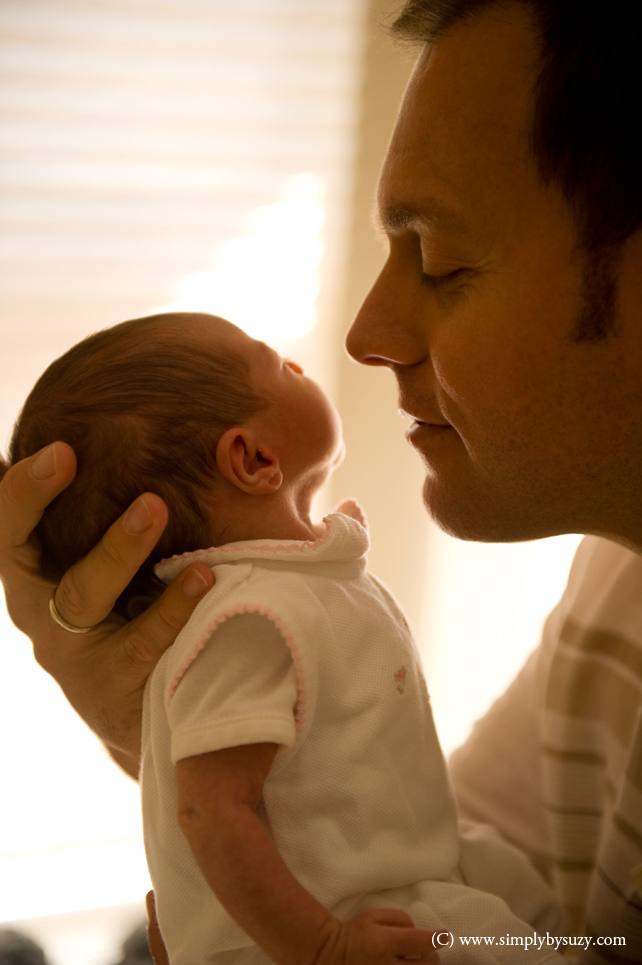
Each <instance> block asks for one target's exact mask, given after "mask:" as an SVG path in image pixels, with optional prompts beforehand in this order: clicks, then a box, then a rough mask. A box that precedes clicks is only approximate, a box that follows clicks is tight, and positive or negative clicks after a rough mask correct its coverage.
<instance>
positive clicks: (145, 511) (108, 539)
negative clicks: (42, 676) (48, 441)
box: [0, 442, 214, 776]
mask: <svg viewBox="0 0 642 965" xmlns="http://www.w3.org/2000/svg"><path fill="white" fill-rule="evenodd" d="M3 469H4V466H2V465H1V464H0V477H1V476H2V471H3ZM75 472H76V459H75V456H74V453H73V450H72V449H71V448H70V447H69V446H68V445H66V444H65V443H64V442H57V443H53V444H52V445H51V446H49V447H47V448H46V449H44V450H42V451H41V452H40V453H37V454H36V455H35V456H32V457H30V458H29V459H25V460H23V461H22V462H20V463H17V464H16V465H15V466H13V467H12V468H11V469H9V470H8V471H7V472H6V474H5V475H4V478H2V481H1V482H0V579H1V580H2V583H3V584H4V589H5V595H6V599H7V609H8V610H9V615H10V616H11V619H12V620H13V622H14V623H15V624H16V626H17V627H18V628H19V629H20V630H22V631H23V632H24V633H26V635H27V636H28V637H30V638H31V640H32V642H33V648H34V656H35V658H36V660H37V661H38V663H39V664H40V665H41V667H43V668H44V669H45V670H46V671H47V672H48V673H50V674H51V675H52V677H54V678H55V680H56V681H57V682H58V684H59V685H60V686H61V688H62V690H63V691H64V693H65V695H66V696H67V699H68V700H69V702H70V703H71V705H72V706H73V707H74V708H75V710H76V711H77V712H78V713H79V714H80V716H81V717H82V718H83V720H84V721H85V722H86V723H87V724H88V725H89V727H90V728H91V729H92V730H93V731H94V733H95V734H97V736H98V737H100V738H101V739H102V740H103V741H104V742H105V743H106V744H107V745H108V747H109V748H110V750H111V751H112V755H113V756H114V758H115V759H116V760H118V762H119V763H120V764H121V766H122V767H124V768H125V769H126V770H127V771H128V772H129V773H131V774H132V775H133V776H135V775H136V774H137V770H138V758H139V755H140V725H141V711H142V700H143V690H144V688H145V682H146V680H147V677H148V676H149V674H150V673H151V671H152V670H153V669H154V667H155V665H156V663H157V662H158V660H159V659H160V657H161V656H162V654H163V653H164V651H165V650H166V649H167V647H168V646H170V644H172V643H173V642H174V640H175V638H176V635H177V634H178V632H179V631H180V630H181V628H182V627H183V626H184V625H185V623H186V622H187V620H188V619H189V617H190V616H191V614H192V612H193V610H194V608H195V606H196V604H197V603H198V601H199V600H200V598H201V597H202V596H203V594H204V593H205V592H206V591H207V590H208V589H210V587H211V586H212V585H213V583H214V576H213V574H212V572H211V570H210V569H209V568H208V567H207V566H204V565H203V564H198V563H197V564H194V565H192V566H190V567H188V568H187V569H186V570H185V571H184V572H183V573H181V574H180V576H179V577H177V579H176V580H175V581H174V583H172V585H171V586H169V587H168V588H167V590H165V592H164V593H163V595H162V596H161V597H160V599H159V600H158V601H157V602H156V603H155V604H154V605H153V606H151V607H150V608H149V610H147V611H146V612H145V613H143V614H142V615H141V616H140V617H138V618H137V619H136V620H134V621H132V622H131V623H127V622H126V621H125V620H123V619H122V618H121V617H118V616H117V615H115V614H113V613H111V610H112V608H113V606H114V603H115V602H116V600H117V598H118V597H119V596H120V594H121V593H122V591H123V590H124V589H125V587H126V586H127V584H128V583H129V581H130V580H131V579H132V577H133V576H134V574H135V573H136V571H137V570H138V568H139V567H140V566H141V564H142V563H143V562H144V561H145V559H146V558H147V556H148V555H149V553H150V552H151V551H152V549H153V548H154V546H155V545H156V542H157V541H158V539H159V537H160V535H161V533H162V532H163V529H164V528H165V525H166V523H167V508H166V506H165V504H164V503H163V501H162V500H161V499H160V498H159V497H158V496H155V495H153V494H151V493H145V494H144V495H143V496H139V497H138V499H137V500H136V501H135V502H134V503H133V504H132V506H130V508H129V509H128V510H127V512H126V513H125V514H124V515H123V516H122V517H121V518H120V519H118V520H117V521H116V522H115V523H114V524H113V526H111V527H110V529H109V530H108V531H107V533H106V534H105V536H104V537H103V539H102V540H101V541H100V543H99V544H98V546H96V547H95V548H94V549H93V550H92V551H91V552H90V553H89V554H88V555H87V556H86V557H85V558H84V559H83V560H81V561H80V562H79V563H77V564H76V565H75V566H74V567H72V569H71V570H69V571H68V572H67V573H66V574H65V575H64V577H63V578H62V580H61V581H60V584H59V585H58V587H57V589H56V587H55V585H54V584H53V583H52V582H50V581H49V580H46V579H45V578H44V577H43V576H42V574H41V572H40V547H39V544H38V540H37V538H36V537H35V535H34V533H33V530H34V529H35V527H36V526H37V524H38V522H39V520H40V518H41V517H42V514H43V512H44V509H45V508H46V506H47V505H48V504H49V503H50V502H51V501H52V499H54V497H55V496H57V495H58V493H59V492H61V491H62V490H63V489H64V488H65V487H66V486H68V485H69V483H70V482H71V480H72V479H73V477H74V475H75ZM54 589H55V590H56V606H57V608H58V611H59V613H60V614H61V616H62V617H63V618H64V619H65V620H67V621H68V622H69V623H71V624H74V625H75V626H79V627H84V626H92V627H93V626H94V625H96V627H95V629H93V630H91V631H90V632H89V633H86V634H75V633H69V632H68V631H67V630H63V629H61V628H60V627H58V626H57V625H56V624H55V623H54V622H53V620H52V619H51V616H50V614H49V599H50V597H51V595H52V593H53V591H54Z"/></svg>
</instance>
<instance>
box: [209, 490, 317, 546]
mask: <svg viewBox="0 0 642 965" xmlns="http://www.w3.org/2000/svg"><path fill="white" fill-rule="evenodd" d="M241 496H242V497H243V498H234V500H233V501H232V502H233V505H231V506H229V507H228V509H229V512H228V514H226V519H227V520H228V522H227V523H226V524H225V526H224V527H223V529H222V530H221V529H220V528H219V527H217V528H218V529H219V536H218V539H217V544H218V545H223V544H224V543H237V542H243V541H245V540H254V539H284V540H316V539H319V537H321V536H323V535H324V533H325V529H326V527H325V523H323V522H320V523H313V522H312V520H311V518H310V500H309V499H308V500H305V499H303V500H301V501H300V504H299V505H297V504H296V503H295V502H294V500H290V499H287V498H285V496H284V495H283V494H280V493H279V494H274V495H270V496H246V495H245V494H239V497H241ZM277 496H278V498H277ZM217 518H218V520H220V519H221V514H220V509H219V510H217Z"/></svg>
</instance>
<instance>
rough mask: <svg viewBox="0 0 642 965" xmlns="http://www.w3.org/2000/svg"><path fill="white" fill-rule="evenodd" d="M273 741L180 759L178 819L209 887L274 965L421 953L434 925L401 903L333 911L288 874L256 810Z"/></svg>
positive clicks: (423, 956) (361, 962) (367, 961)
mask: <svg viewBox="0 0 642 965" xmlns="http://www.w3.org/2000/svg"><path fill="white" fill-rule="evenodd" d="M276 751H277V745H276V744H273V743H270V744H267V743H266V744H247V745H244V746H240V747H229V748H224V749H222V750H218V751H212V752H210V753H208V754H199V755H197V756H196V757H187V758H184V759H183V760H180V761H178V763H177V765H176V777H177V786H178V822H179V825H180V827H181V830H182V831H183V833H184V835H185V837H186V838H187V840H188V842H189V845H190V847H191V849H192V852H193V854H194V857H195V859H196V862H197V864H198V866H199V868H200V869H201V872H202V873H203V875H204V877H205V879H206V881H207V883H208V884H209V886H210V888H211V889H212V891H213V892H214V894H215V895H216V897H217V898H218V900H219V901H220V902H221V904H222V905H223V907H224V908H225V909H226V911H227V912H228V914H229V915H231V917H232V918H233V919H234V920H235V921H236V923H237V924H238V925H239V926H240V928H242V929H243V931H245V932H246V934H247V935H249V937H250V938H251V939H252V940H253V941H255V942H256V943H257V945H259V946H260V947H261V948H262V949H263V950H264V951H265V952H266V954H267V955H269V956H270V958H271V959H273V961H274V962H276V963H277V965H340V963H341V965H345V963H349V965H379V963H381V965H383V963H385V965H393V963H395V962H397V961H398V960H399V959H400V958H402V959H403V957H405V956H411V957H412V958H413V959H414V960H415V961H422V962H426V961H428V958H429V956H430V954H431V952H432V950H433V949H432V942H431V938H432V932H430V931H426V930H425V929H417V928H414V926H413V924H412V920H411V918H410V917H409V915H407V914H406V913H405V912H403V911H397V910H388V911H380V910H374V911H365V912H362V913H361V914H359V915H357V916H356V917H355V918H352V919H351V920H349V921H347V922H341V921H339V920H338V919H337V918H334V917H333V916H332V915H331V914H330V912H329V911H328V910H327V909H326V908H324V907H323V906H322V905H320V904H319V902H318V901H316V899H314V898H313V897H312V896H311V895H310V894H308V892H307V891H306V890H305V888H303V887H302V886H301V885H300V884H299V882H298V881H297V880H296V878H295V877H294V876H293V875H292V874H291V872H290V871H289V869H288V868H287V866H286V864H285V862H284V861H283V859H282V858H281V856H280V854H279V852H278V851H277V849H276V847H275V845H274V842H273V841H272V838H271V837H270V835H269V833H268V831H267V829H266V828H265V826H264V825H263V824H262V823H261V821H260V820H259V818H258V817H257V815H256V813H255V812H256V808H257V807H258V804H259V802H260V800H261V795H262V793H263V784H264V782H265V779H266V777H267V775H268V773H269V771H270V768H271V766H272V763H273V761H274V757H275V755H276Z"/></svg>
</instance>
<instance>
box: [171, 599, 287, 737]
mask: <svg viewBox="0 0 642 965" xmlns="http://www.w3.org/2000/svg"><path fill="white" fill-rule="evenodd" d="M241 613H259V614H260V615H261V616H264V617H267V618H268V620H271V621H272V623H273V624H274V626H275V627H276V628H277V630H278V631H279V633H280V634H281V636H282V637H283V639H284V640H285V643H286V646H287V648H288V650H289V651H290V653H291V655H292V660H293V661H294V669H295V671H296V688H297V703H296V716H295V721H294V722H295V727H296V730H297V733H298V732H299V731H300V730H301V726H302V724H303V714H304V710H305V700H306V691H305V680H304V677H303V663H302V661H301V654H300V652H299V649H298V647H297V646H296V644H295V642H294V639H293V637H292V634H291V633H290V632H289V630H288V629H287V627H286V626H285V624H284V623H283V621H282V620H281V619H280V617H278V616H277V615H276V614H275V613H273V611H272V610H269V609H268V608H267V607H262V606H252V605H250V604H247V605H239V606H237V607H234V608H233V609H232V610H226V611H225V613H223V614H221V616H220V617H219V618H218V619H217V620H216V621H215V622H214V623H213V624H212V626H210V627H208V628H207V630H205V631H204V632H203V634H202V636H201V638H200V640H199V641H198V643H197V644H196V646H195V647H194V649H193V650H192V652H191V654H190V655H189V657H188V658H187V659H186V660H185V661H184V662H183V664H182V665H181V667H180V668H179V669H178V670H177V671H176V673H175V674H174V679H173V680H172V683H171V685H170V688H169V695H168V698H167V706H168V707H169V705H170V703H171V702H172V698H173V696H174V694H175V693H176V690H177V689H178V685H179V684H180V682H181V680H182V679H183V677H184V675H185V673H186V672H187V670H188V668H189V667H190V666H191V664H192V663H194V661H195V660H196V657H197V656H198V655H199V653H200V652H201V650H202V649H203V647H204V646H205V643H206V641H207V640H208V639H209V637H210V636H211V635H212V634H213V633H214V631H215V630H216V628H217V627H218V626H220V625H221V623H225V621H226V620H229V619H230V617H235V616H238V615H239V614H241Z"/></svg>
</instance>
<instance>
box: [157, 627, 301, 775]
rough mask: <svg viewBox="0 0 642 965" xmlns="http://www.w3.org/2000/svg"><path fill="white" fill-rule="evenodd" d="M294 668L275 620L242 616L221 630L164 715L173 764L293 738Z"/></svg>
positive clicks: (287, 743)
mask: <svg viewBox="0 0 642 965" xmlns="http://www.w3.org/2000/svg"><path fill="white" fill-rule="evenodd" d="M296 703H297V682H296V671H295V667H294V662H293V660H292V656H291V654H290V651H289V649H288V647H287V644H286V643H285V640H284V639H283V636H282V635H281V633H280V632H279V630H278V629H277V628H276V626H275V625H274V624H273V623H272V621H271V620H270V619H269V618H268V617H266V616H263V615H261V614H258V613H242V614H237V615H235V616H233V617H230V618H229V619H228V620H226V621H225V622H224V623H222V624H221V625H220V626H218V627H217V628H216V629H215V630H214V632H213V633H212V635H211V637H210V638H209V640H208V641H207V643H206V644H205V646H204V647H203V649H202V650H201V651H200V653H199V654H198V656H197V657H196V659H195V660H194V662H193V663H192V664H191V665H190V667H189V668H188V669H187V671H186V672H185V674H184V676H183V677H182V679H181V682H180V684H179V685H178V688H177V690H176V693H175V694H174V696H173V698H172V700H171V703H170V705H169V710H168V720H169V726H170V729H171V732H172V738H171V755H172V763H174V764H175V763H176V762H177V761H179V760H182V759H183V758H184V757H193V756H194V755H196V754H206V753H208V752H210V751H216V750H220V749H221V748H223V747H237V746H239V745H241V744H260V743H264V742H273V743H275V744H279V745H280V747H279V753H282V752H283V751H284V750H286V749H287V748H288V747H291V746H292V745H293V744H294V742H295V739H296V726H295V708H296Z"/></svg>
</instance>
